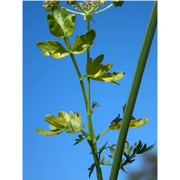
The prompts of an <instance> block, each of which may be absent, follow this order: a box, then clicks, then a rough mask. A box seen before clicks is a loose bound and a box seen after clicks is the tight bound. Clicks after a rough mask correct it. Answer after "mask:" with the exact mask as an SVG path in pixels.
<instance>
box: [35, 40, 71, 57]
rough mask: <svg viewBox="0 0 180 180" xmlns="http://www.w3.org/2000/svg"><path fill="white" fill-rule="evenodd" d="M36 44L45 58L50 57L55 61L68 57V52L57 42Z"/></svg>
mask: <svg viewBox="0 0 180 180" xmlns="http://www.w3.org/2000/svg"><path fill="white" fill-rule="evenodd" d="M36 44H37V46H38V48H39V49H41V50H42V54H43V55H45V56H52V57H53V58H55V59H60V58H63V57H66V56H67V55H69V52H68V51H67V50H66V49H65V48H64V46H63V45H61V44H60V43H59V42H57V41H52V40H51V41H47V42H37V43H36Z"/></svg>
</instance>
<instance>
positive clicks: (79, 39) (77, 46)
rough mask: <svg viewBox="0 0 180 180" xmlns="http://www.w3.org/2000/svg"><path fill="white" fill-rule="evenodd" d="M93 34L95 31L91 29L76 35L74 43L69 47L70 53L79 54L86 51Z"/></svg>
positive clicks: (91, 41) (93, 36)
mask: <svg viewBox="0 0 180 180" xmlns="http://www.w3.org/2000/svg"><path fill="white" fill-rule="evenodd" d="M95 36H96V32H95V30H93V29H92V30H90V31H89V32H87V33H85V34H83V35H81V36H76V38H75V41H74V44H73V46H72V48H71V53H73V54H81V53H83V52H84V51H86V49H87V48H89V47H90V46H92V45H93V40H94V38H95Z"/></svg>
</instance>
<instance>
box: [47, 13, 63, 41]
mask: <svg viewBox="0 0 180 180" xmlns="http://www.w3.org/2000/svg"><path fill="white" fill-rule="evenodd" d="M47 20H48V25H49V30H50V32H51V34H52V35H54V36H56V37H59V38H64V37H65V36H64V32H63V29H62V27H61V26H60V24H59V23H58V22H57V21H56V20H55V19H54V17H53V16H52V15H50V14H48V15H47Z"/></svg>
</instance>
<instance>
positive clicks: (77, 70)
mask: <svg viewBox="0 0 180 180" xmlns="http://www.w3.org/2000/svg"><path fill="white" fill-rule="evenodd" d="M64 41H65V43H66V45H67V47H68V49H71V45H70V42H69V39H68V38H64ZM70 56H71V59H72V62H73V64H74V67H75V69H76V72H77V74H78V77H79V78H81V77H82V75H81V72H80V70H79V67H78V65H77V63H76V59H75V57H74V55H73V54H70ZM79 82H80V85H81V89H82V93H83V98H84V103H85V106H86V111H87V109H88V108H87V104H88V103H87V102H88V101H87V96H86V90H85V87H84V82H83V80H80V81H79Z"/></svg>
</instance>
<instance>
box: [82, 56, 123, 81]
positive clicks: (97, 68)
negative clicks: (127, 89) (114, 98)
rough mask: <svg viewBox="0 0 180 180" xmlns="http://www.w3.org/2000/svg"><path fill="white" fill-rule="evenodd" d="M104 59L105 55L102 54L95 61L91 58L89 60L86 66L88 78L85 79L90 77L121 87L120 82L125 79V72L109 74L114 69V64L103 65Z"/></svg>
mask: <svg viewBox="0 0 180 180" xmlns="http://www.w3.org/2000/svg"><path fill="white" fill-rule="evenodd" d="M103 58H104V55H103V54H101V55H100V56H98V57H96V58H95V60H94V61H92V59H91V58H89V59H88V62H87V65H86V76H84V78H85V77H89V78H92V79H94V80H97V81H102V82H113V83H115V84H118V85H119V83H118V80H120V79H122V78H123V77H124V73H123V72H113V73H109V72H108V71H109V70H110V69H111V68H112V66H113V64H112V63H109V64H106V65H103V64H101V62H102V61H103Z"/></svg>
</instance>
